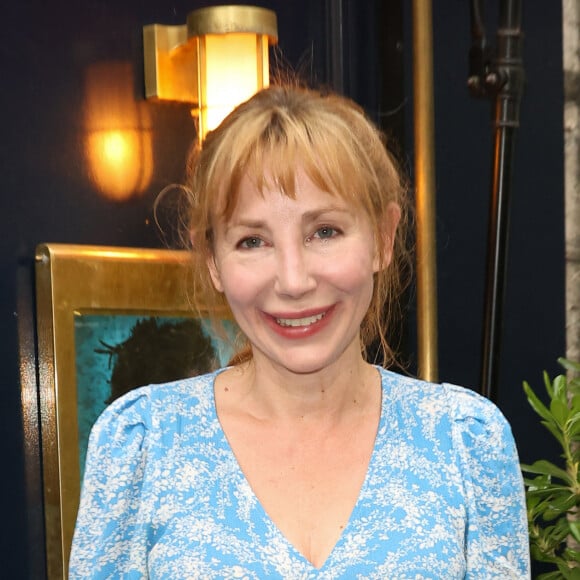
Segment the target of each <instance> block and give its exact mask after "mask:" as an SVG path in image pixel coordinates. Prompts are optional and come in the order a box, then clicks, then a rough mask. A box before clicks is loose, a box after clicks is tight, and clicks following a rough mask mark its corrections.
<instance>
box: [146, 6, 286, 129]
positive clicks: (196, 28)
mask: <svg viewBox="0 0 580 580" xmlns="http://www.w3.org/2000/svg"><path fill="white" fill-rule="evenodd" d="M277 37H278V32H277V23H276V14H275V13H274V12H272V11H271V10H267V9H265V8H257V7H254V6H213V7H208V8H200V9H198V10H194V11H193V12H191V13H190V14H188V16H187V25H186V26H162V25H160V24H151V25H149V26H145V27H144V29H143V43H144V49H145V94H146V96H147V97H148V98H156V99H169V100H177V101H182V102H189V103H192V105H193V106H194V109H193V113H194V114H195V115H196V116H197V117H198V120H199V126H198V136H199V139H200V140H202V141H203V139H204V138H205V135H206V134H207V132H208V131H211V130H212V129H215V128H216V127H217V126H218V125H219V123H220V122H221V121H222V120H223V118H224V117H225V116H226V115H227V114H228V113H230V112H231V111H232V109H234V108H235V107H236V106H237V105H239V104H240V103H241V102H243V101H245V100H247V99H249V98H250V97H251V96H252V95H253V94H255V93H256V92H257V91H259V90H260V89H261V88H263V87H266V86H268V84H269V58H268V57H269V55H268V47H269V45H271V44H274V43H276V42H277Z"/></svg>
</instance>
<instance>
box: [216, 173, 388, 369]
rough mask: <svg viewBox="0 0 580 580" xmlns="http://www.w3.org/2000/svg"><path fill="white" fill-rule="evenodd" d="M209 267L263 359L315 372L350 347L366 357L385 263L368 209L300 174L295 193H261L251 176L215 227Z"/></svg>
mask: <svg viewBox="0 0 580 580" xmlns="http://www.w3.org/2000/svg"><path fill="white" fill-rule="evenodd" d="M208 266H209V268H210V273H211V276H212V279H213V282H214V285H215V287H216V289H217V290H218V291H220V292H224V294H225V296H226V298H227V300H228V302H229V304H230V307H231V310H232V312H233V314H234V317H235V318H236V321H237V322H238V324H239V326H240V328H241V329H242V330H243V332H244V333H245V335H246V336H247V338H248V339H249V341H250V343H251V344H252V347H253V353H254V359H255V360H256V362H258V360H259V359H263V358H265V359H267V360H268V361H269V362H270V363H272V364H274V365H276V366H280V367H282V368H285V369H287V370H290V371H292V372H295V373H311V372H316V371H319V370H322V369H324V368H325V367H327V366H328V365H330V364H333V363H334V362H336V361H338V360H340V358H341V357H342V356H343V355H344V354H345V353H346V352H349V353H350V354H352V353H358V354H357V356H360V342H359V330H360V324H361V322H362V320H363V317H364V315H365V313H366V311H367V309H368V306H369V304H370V301H371V297H372V293H373V273H374V272H376V271H377V270H378V268H379V257H378V253H377V251H376V247H375V242H374V236H373V232H372V228H371V225H370V222H369V220H368V218H367V217H366V214H364V212H363V211H362V210H357V209H356V208H353V207H349V206H348V205H347V203H346V202H345V201H344V200H342V199H341V198H340V197H338V196H335V195H331V194H329V193H326V192H324V191H322V190H320V189H318V187H316V186H315V185H314V184H313V183H312V181H310V179H309V178H308V177H307V176H306V175H304V174H303V173H299V174H298V177H297V180H296V198H295V199H291V198H289V197H287V196H286V195H284V194H283V193H281V192H279V191H277V190H276V189H275V188H273V189H267V190H265V191H264V193H263V194H261V193H260V192H259V191H258V190H257V189H256V187H255V186H254V184H253V183H252V181H251V180H250V179H249V178H248V177H246V178H244V179H243V180H242V182H241V185H240V192H239V199H238V203H237V206H236V208H235V210H234V212H233V214H232V216H231V218H230V220H229V221H228V222H227V223H224V222H221V223H218V224H216V227H215V228H214V254H213V256H212V258H210V259H209V261H208Z"/></svg>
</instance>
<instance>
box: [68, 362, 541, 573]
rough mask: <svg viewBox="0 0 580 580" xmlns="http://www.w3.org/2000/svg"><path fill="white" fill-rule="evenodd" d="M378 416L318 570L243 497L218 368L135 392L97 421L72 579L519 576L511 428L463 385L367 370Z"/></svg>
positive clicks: (518, 491)
mask: <svg viewBox="0 0 580 580" xmlns="http://www.w3.org/2000/svg"><path fill="white" fill-rule="evenodd" d="M379 370H380V373H381V377H382V388H383V402H382V412H381V419H380V424H379V430H378V433H377V437H376V441H375V447H374V450H373V454H372V457H371V461H370V464H369V468H368V472H367V475H366V479H365V482H364V484H363V486H362V489H361V491H360V495H359V498H358V502H357V504H356V506H355V508H354V510H353V513H352V514H351V517H350V520H349V523H348V525H347V527H346V528H345V530H344V531H343V534H342V536H341V538H340V539H339V541H338V543H337V544H336V546H335V547H334V550H333V551H332V553H331V554H330V556H329V557H328V559H327V560H326V562H325V563H324V565H323V566H322V567H321V568H319V569H318V568H315V567H314V566H313V565H312V564H310V562H309V561H308V560H306V559H305V558H304V557H303V556H302V555H301V554H300V553H299V552H298V551H297V550H296V549H295V548H294V547H293V546H292V545H291V544H290V543H289V542H288V540H286V538H285V537H284V536H283V535H282V534H281V532H280V531H279V530H278V529H277V528H276V526H275V525H274V524H273V522H272V521H271V520H270V518H269V517H268V515H267V514H266V512H265V511H264V510H263V508H262V506H261V505H260V503H259V502H258V500H257V498H256V496H255V495H254V493H253V492H252V489H251V488H250V486H249V484H248V482H247V480H246V479H245V477H244V475H243V473H242V472H241V470H240V467H239V465H238V463H237V461H236V458H235V457H234V454H233V452H232V450H231V448H230V447H229V444H228V442H227V440H226V437H225V435H224V433H223V431H222V429H221V426H220V423H219V420H218V418H217V415H216V411H215V404H214V395H213V384H214V379H215V376H216V373H218V372H220V371H216V373H212V374H209V375H204V376H201V377H195V378H192V379H187V380H183V381H179V382H175V383H170V384H164V385H152V386H148V387H143V388H141V389H137V390H134V391H132V392H130V393H129V394H127V395H126V396H124V397H123V398H121V399H119V400H117V401H115V403H113V404H112V405H111V406H110V407H109V408H108V409H107V410H106V411H105V412H104V413H103V415H102V416H101V417H100V418H99V420H98V421H97V423H96V424H95V426H94V428H93V430H92V434H91V438H90V443H89V452H88V458H87V465H86V472H85V479H84V483H83V491H82V495H81V504H80V509H79V515H78V520H77V526H76V530H75V536H74V541H73V549H72V554H71V559H70V576H69V577H70V578H72V579H76V578H99V579H100V578H103V579H104V578H115V579H118V578H123V579H125V578H126V579H141V578H155V579H172V580H175V579H179V578H184V579H185V578H187V579H217V578H220V579H232V580H233V579H236V580H238V579H239V580H250V579H252V580H253V579H260V580H263V579H265V578H283V579H288V580H298V579H304V580H306V579H308V580H310V579H312V580H314V579H317V580H330V579H332V580H336V579H340V578H343V579H347V578H348V579H349V580H352V579H357V578H360V579H363V578H364V579H377V580H378V579H381V580H383V579H385V578H397V579H398V580H405V579H413V580H418V579H424V578H425V579H426V578H445V579H446V580H449V579H455V578H469V579H478V580H481V579H487V578H498V579H499V578H501V579H502V580H504V579H507V578H517V579H520V578H529V574H530V572H529V555H528V536H527V524H526V515H525V502H524V490H523V483H522V477H521V473H520V470H519V463H518V457H517V452H516V448H515V445H514V441H513V437H512V434H511V430H510V427H509V425H508V423H507V421H506V420H505V419H504V417H503V416H502V415H501V413H500V411H499V410H498V409H497V407H495V406H494V405H493V404H492V403H491V402H489V401H488V400H487V399H484V398H483V397H480V396H479V395H477V394H476V393H474V392H472V391H470V390H468V389H463V388H461V387H457V386H453V385H449V384H443V385H434V384H430V383H425V382H422V381H419V380H416V379H412V378H407V377H402V376H400V375H397V374H394V373H392V372H389V371H386V370H383V369H379Z"/></svg>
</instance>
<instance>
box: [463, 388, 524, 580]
mask: <svg viewBox="0 0 580 580" xmlns="http://www.w3.org/2000/svg"><path fill="white" fill-rule="evenodd" d="M454 400H455V421H454V439H455V445H456V448H457V449H458V451H459V461H460V466H461V469H462V472H463V479H464V482H465V493H466V499H467V510H468V513H467V517H468V524H467V531H466V559H467V573H466V576H465V578H466V579H472V580H475V579H477V580H482V579H491V578H497V579H500V578H501V579H502V580H505V579H516V578H517V579H518V580H519V579H521V578H529V577H530V558H529V542H528V527H527V518H526V505H525V494H524V485H523V478H522V474H521V471H520V465H519V460H518V454H517V450H516V446H515V442H514V439H513V436H512V432H511V428H510V426H509V424H508V422H507V421H506V419H505V418H504V416H503V415H502V414H501V412H500V411H499V409H498V408H497V407H496V406H495V405H494V404H493V403H491V402H490V401H488V400H487V399H484V398H483V397H480V396H479V395H477V394H476V393H474V392H472V391H467V390H465V389H459V388H458V389H456V391H455V397H454Z"/></svg>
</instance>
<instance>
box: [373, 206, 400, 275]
mask: <svg viewBox="0 0 580 580" xmlns="http://www.w3.org/2000/svg"><path fill="white" fill-rule="evenodd" d="M399 221H401V208H400V207H399V204H398V203H395V202H394V201H392V202H390V203H389V205H388V206H387V210H386V211H385V214H384V215H383V217H382V219H381V222H380V223H379V228H380V234H381V235H380V238H379V242H378V243H380V244H382V248H381V249H382V261H381V252H379V251H377V252H376V255H375V259H374V262H373V268H374V271H375V272H379V271H380V270H384V269H385V268H387V267H388V266H389V264H390V263H391V260H392V259H393V248H394V245H395V235H396V233H397V226H398V225H399Z"/></svg>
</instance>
